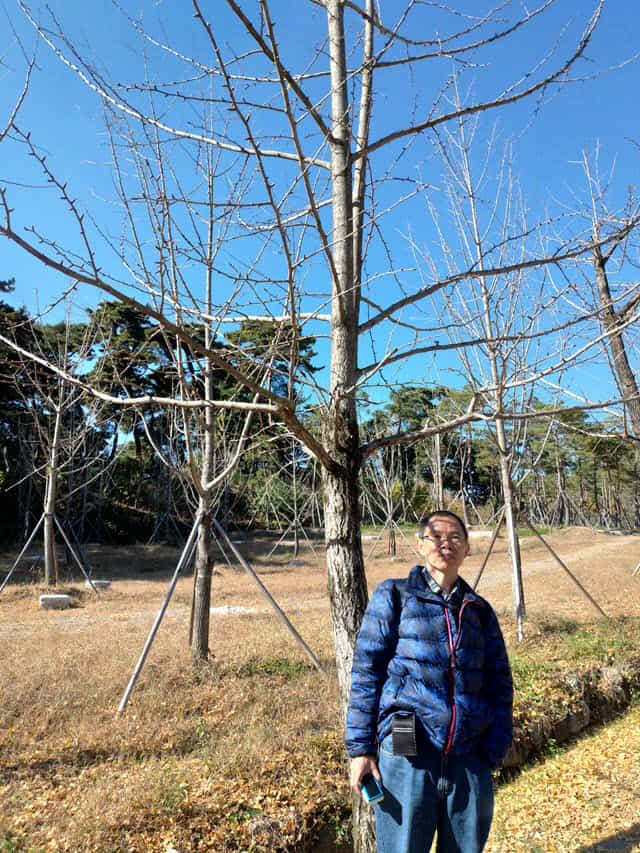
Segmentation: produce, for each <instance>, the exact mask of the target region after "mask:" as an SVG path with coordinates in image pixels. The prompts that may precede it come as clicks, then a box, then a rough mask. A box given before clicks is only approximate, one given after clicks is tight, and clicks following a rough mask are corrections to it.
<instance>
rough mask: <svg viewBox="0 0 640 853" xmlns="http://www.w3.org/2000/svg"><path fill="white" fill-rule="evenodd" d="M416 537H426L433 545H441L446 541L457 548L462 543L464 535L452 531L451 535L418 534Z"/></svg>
mask: <svg viewBox="0 0 640 853" xmlns="http://www.w3.org/2000/svg"><path fill="white" fill-rule="evenodd" d="M418 539H428V540H429V542H433V544H434V545H442V544H443V543H444V542H447V543H448V544H449V545H451V547H452V548H459V547H460V546H461V545H462V544H463V543H464V541H465V540H464V537H463V536H458V534H457V533H454V534H453V536H418Z"/></svg>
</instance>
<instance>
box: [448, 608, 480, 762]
mask: <svg viewBox="0 0 640 853" xmlns="http://www.w3.org/2000/svg"><path fill="white" fill-rule="evenodd" d="M473 603H474V602H470V601H463V602H462V607H461V608H460V613H459V615H458V634H457V636H456V640H455V643H454V641H453V634H452V632H451V622H450V621H449V609H448V608H447V607H445V609H444V615H445V619H446V620H447V637H448V640H449V701H450V702H451V724H450V726H449V736H448V738H447V742H446V744H445V747H444V750H443V752H444V754H445V755H447V754H448V752H449V750H450V749H451V744H452V742H453V733H454V731H455V728H456V719H457V717H458V711H457V708H456V696H455V690H454V684H455V666H456V657H455V654H456V649H457V647H458V643H459V642H460V634H461V633H462V612H463V610H464V609H465V607H466V606H467V604H473Z"/></svg>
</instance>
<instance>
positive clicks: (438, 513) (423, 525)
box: [418, 509, 469, 542]
mask: <svg viewBox="0 0 640 853" xmlns="http://www.w3.org/2000/svg"><path fill="white" fill-rule="evenodd" d="M442 516H444V517H445V518H452V519H453V520H454V521H457V522H458V524H459V525H460V529H461V530H462V532H463V533H464V538H465V541H466V542H468V541H469V531H468V530H467V525H466V524H465V523H464V521H463V520H462V519H461V518H460V516H459V515H456V514H455V512H451V510H449V509H434V511H433V512H430V513H429V515H428V516H427V517H426V518H423V519H422V521H421V522H420V526H419V527H418V536H424V532H425V530H426V529H427V527H428V526H429V523H430V522H431V519H433V518H441V517H442Z"/></svg>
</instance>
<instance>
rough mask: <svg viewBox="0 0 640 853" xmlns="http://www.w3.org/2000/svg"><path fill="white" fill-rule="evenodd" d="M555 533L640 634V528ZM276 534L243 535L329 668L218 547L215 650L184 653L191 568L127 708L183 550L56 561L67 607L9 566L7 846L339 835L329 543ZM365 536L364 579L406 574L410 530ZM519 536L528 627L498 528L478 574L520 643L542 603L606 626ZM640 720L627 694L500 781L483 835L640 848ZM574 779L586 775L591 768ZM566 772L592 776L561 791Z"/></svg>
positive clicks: (602, 598)
mask: <svg viewBox="0 0 640 853" xmlns="http://www.w3.org/2000/svg"><path fill="white" fill-rule="evenodd" d="M547 539H548V541H549V542H550V543H551V545H552V546H553V548H554V549H555V550H556V552H557V553H558V554H559V556H560V557H561V558H562V559H563V561H564V562H565V563H566V564H567V566H568V567H569V568H570V570H571V571H572V572H573V574H574V575H575V576H576V577H577V578H578V579H579V580H580V582H581V583H582V584H583V585H584V586H585V587H586V588H587V589H588V591H589V593H590V594H591V595H592V596H593V597H594V598H595V599H596V600H597V601H598V603H599V604H600V606H601V607H602V608H603V609H604V610H605V611H606V613H607V615H608V616H610V617H612V618H613V619H614V621H618V622H619V620H620V619H623V620H624V619H629V620H630V621H629V622H628V623H627V622H623V624H624V625H628V628H625V630H628V631H629V632H636V633H635V634H634V637H638V636H640V629H639V628H638V622H637V621H636V619H635V617H638V616H639V615H640V573H639V574H638V575H636V576H635V577H632V573H633V571H634V569H635V567H636V566H637V564H638V563H639V562H640V536H631V535H607V534H604V533H598V532H594V531H590V530H586V529H578V528H572V529H568V530H558V531H554V532H553V533H552V534H551V535H548V536H547ZM274 541H275V540H274V539H273V538H271V539H269V538H268V537H262V538H261V537H258V536H256V537H253V538H252V540H251V541H250V542H249V543H243V544H241V545H239V546H238V547H239V548H240V550H241V551H242V553H243V554H244V556H245V557H246V558H247V559H248V560H249V562H250V564H251V565H252V567H253V568H254V569H255V570H256V571H257V572H258V573H259V576H260V578H261V580H262V581H263V583H264V584H265V585H266V587H267V588H268V589H269V591H270V592H271V593H272V595H273V596H274V597H275V599H276V600H277V601H278V603H279V604H280V606H281V607H282V608H283V610H284V611H285V612H286V614H287V616H288V617H289V619H290V620H291V622H292V623H293V624H294V626H295V627H296V628H297V630H298V631H299V632H300V633H301V635H302V636H303V638H304V639H305V641H306V642H307V643H308V644H309V646H310V647H311V648H312V650H313V651H314V653H315V654H316V655H317V656H318V658H319V659H320V660H321V661H322V663H323V665H324V666H325V668H326V670H327V674H326V676H323V675H321V674H319V673H318V672H317V671H316V670H315V669H314V667H313V666H312V664H311V662H310V660H309V658H308V657H307V656H306V654H305V652H304V650H303V649H301V648H300V646H298V645H297V643H296V642H295V640H294V639H293V638H292V636H291V635H290V634H289V632H288V631H287V629H286V628H285V626H284V625H283V623H282V622H281V620H280V619H279V618H278V616H277V615H276V614H275V613H274V612H273V610H272V608H271V607H270V605H269V603H268V602H267V600H266V599H265V598H264V596H263V595H262V593H261V592H260V590H259V589H258V588H257V586H256V585H255V583H254V581H253V580H252V579H251V577H249V576H248V575H247V574H246V573H245V572H244V571H242V570H241V569H239V568H237V569H234V568H232V567H230V566H229V565H227V564H226V563H225V562H224V561H223V562H221V563H220V564H219V571H218V573H217V574H216V575H215V577H214V580H213V593H212V602H211V605H212V621H211V656H210V660H209V662H208V663H206V664H204V665H199V666H195V665H194V664H193V663H192V662H191V660H190V656H189V649H188V630H189V616H190V607H191V588H192V578H191V577H190V576H187V577H182V578H181V579H180V580H179V581H178V584H177V587H176V590H175V593H174V595H173V598H172V600H171V603H170V606H169V608H168V610H167V613H166V615H165V618H164V620H163V622H162V625H161V627H160V629H159V631H158V634H157V637H156V640H155V642H154V644H153V646H152V648H151V651H150V653H149V656H148V658H147V661H146V664H145V666H144V668H143V671H142V674H141V677H140V679H139V681H138V684H137V686H136V688H135V690H134V692H133V694H132V697H131V700H130V702H129V705H128V707H127V709H126V710H125V712H124V714H123V715H122V716H121V717H120V718H118V719H116V718H115V711H116V709H117V707H118V703H119V701H120V699H121V696H122V694H123V692H124V690H125V687H126V685H127V683H128V681H129V678H130V676H131V674H132V672H133V669H134V666H135V664H136V662H137V660H138V657H139V655H140V653H141V651H142V648H143V646H144V643H145V640H146V638H147V635H148V632H149V630H150V628H151V625H152V624H153V621H154V619H155V617H156V614H157V612H158V610H159V608H160V605H161V603H162V600H163V598H164V595H165V592H166V590H167V588H168V584H169V580H170V577H171V574H172V572H173V569H174V567H175V565H176V562H177V559H178V551H177V550H176V549H173V548H168V547H162V546H148V547H144V546H137V547H128V548H117V549H115V548H108V547H97V546H96V547H91V548H87V556H88V559H89V562H90V564H91V568H92V570H93V576H94V577H95V578H108V579H111V580H112V584H111V587H110V589H109V590H107V591H105V592H103V593H101V594H100V595H99V596H96V595H95V594H94V593H93V592H92V591H91V590H90V589H87V588H85V584H84V579H83V578H82V576H81V575H80V573H79V572H78V571H77V569H75V570H74V571H73V577H71V576H65V570H64V567H62V569H61V575H62V578H61V582H60V584H59V590H58V591H66V592H69V593H70V594H71V596H72V602H73V606H72V607H71V608H70V609H68V610H65V611H45V610H41V609H40V608H39V605H38V596H39V594H40V593H41V592H43V591H45V590H44V589H43V587H41V586H39V585H38V583H37V582H36V580H35V579H34V578H33V577H32V576H30V575H29V574H24V573H22V574H16V577H15V580H16V582H15V583H14V582H11V583H10V584H8V586H7V587H6V588H5V589H4V591H3V592H2V594H1V595H0V667H1V673H2V677H1V681H0V851H3V853H7V851H8V852H9V853H11V851H13V852H14V853H21V851H28V852H29V853H36V851H73V852H74V853H76V851H77V853H88V851H92V853H125V851H127V853H143V851H144V853H146V851H149V853H156V851H158V852H159V851H163V853H175V851H178V853H187V851H227V850H254V851H277V850H288V851H307V850H314V851H320V850H327V851H328V850H337V849H347V848H346V847H343V848H340V847H339V846H338V845H337V843H333V842H332V843H330V842H329V841H328V840H327V839H329V838H332V839H333V838H335V837H337V838H338V841H340V840H342V841H343V845H344V834H345V831H346V829H345V828H346V827H347V826H348V814H349V809H350V803H349V792H348V788H347V784H346V757H345V754H344V750H343V747H342V731H341V724H340V717H339V711H338V696H337V687H336V679H335V670H334V667H333V664H332V650H333V648H332V644H333V640H332V632H331V625H330V618H329V608H328V601H327V596H326V570H325V566H324V551H323V548H322V545H321V543H315V546H314V547H315V550H316V552H317V553H316V554H315V555H314V553H313V552H312V551H311V550H310V549H309V547H308V546H305V547H303V548H302V550H301V552H300V554H299V555H298V557H297V559H296V560H292V559H291V556H290V554H288V553H287V546H286V545H284V546H283V545H281V546H280V547H279V548H278V549H277V550H276V552H275V553H274V555H273V556H272V557H271V558H270V559H268V560H267V559H266V555H267V554H268V551H269V550H270V549H271V546H272V544H273V542H274ZM487 542H488V538H487V537H485V536H482V535H478V536H474V537H473V538H472V554H471V556H470V557H469V558H468V560H467V562H466V563H465V566H464V567H463V574H464V575H465V576H466V577H467V579H469V580H473V579H474V578H475V576H476V573H477V571H478V567H479V566H480V564H481V562H482V557H483V553H484V548H486V543H487ZM372 548H373V552H372V553H370V552H371V549H372ZM364 550H365V555H368V556H367V575H368V579H369V586H370V589H371V588H373V586H374V585H375V584H376V583H377V582H379V581H380V580H382V579H383V578H385V577H390V576H402V575H405V574H406V573H407V571H408V569H409V568H410V566H411V565H413V563H414V562H416V559H417V558H416V556H415V554H414V553H413V551H412V550H411V548H410V546H409V543H408V542H406V541H405V540H403V539H402V538H399V539H398V554H397V556H396V557H395V558H389V557H388V556H387V555H386V553H385V552H386V540H385V539H382V540H380V542H378V543H377V545H375V543H374V540H373V539H370V538H366V539H365V541H364ZM522 552H523V561H524V587H525V594H526V598H527V608H528V610H527V620H526V623H525V643H524V644H523V645H520V644H518V643H517V638H516V632H515V628H514V625H513V622H512V620H511V617H510V616H509V611H510V602H511V591H510V580H509V569H508V557H507V550H506V542H505V540H504V538H500V539H499V540H498V542H497V544H496V548H495V549H494V553H493V555H492V556H491V558H490V561H489V563H488V566H487V568H486V570H485V572H484V574H483V577H482V579H481V582H480V584H479V591H480V592H481V593H482V594H483V595H485V596H486V597H487V598H489V600H490V601H491V602H492V603H493V605H494V606H495V608H496V611H497V612H498V614H499V616H500V618H501V622H502V625H503V629H504V633H505V637H506V639H507V642H508V645H509V646H510V649H513V650H515V649H516V648H517V647H519V649H520V650H521V651H522V649H523V646H524V648H525V651H526V647H527V645H528V644H529V646H530V648H531V649H532V650H533V649H534V647H535V648H537V647H538V646H539V645H540V644H541V643H543V635H544V631H543V630H542V628H541V626H544V625H545V624H548V623H549V621H550V620H551V621H553V622H555V623H557V622H558V621H560V622H562V620H571V621H572V622H575V623H579V624H582V623H584V624H586V625H588V626H591V625H594V626H595V625H596V624H600V622H601V620H600V617H599V616H598V614H597V613H596V611H595V609H594V607H593V606H592V604H591V603H590V602H589V601H588V600H587V599H586V598H585V597H584V596H583V594H582V593H581V592H580V590H579V589H578V588H577V587H576V586H575V584H574V583H573V582H572V581H571V579H570V578H569V577H568V576H567V575H566V573H565V572H564V571H563V570H562V569H561V568H560V567H559V566H558V564H557V563H556V562H555V560H554V559H553V557H552V556H551V554H550V553H549V552H548V551H547V550H546V549H545V548H544V547H543V546H542V545H541V544H540V543H539V542H538V540H536V539H535V538H533V537H527V538H524V539H523V540H522ZM14 559H15V554H14V553H9V552H5V553H4V554H0V580H1V579H2V578H3V577H4V575H5V573H6V572H7V571H8V569H9V567H10V566H11V565H12V562H13V560H14ZM13 580H14V578H12V581H13ZM548 656H549V657H551V658H552V659H555V658H554V655H553V653H552V652H550V653H549V655H548ZM558 665H560V662H558ZM625 726H626V728H625ZM616 727H618V728H616ZM619 727H622V728H619ZM639 729H640V716H639V714H638V707H637V706H635V708H634V709H632V711H630V712H629V713H628V714H627V715H626V716H625V717H624V718H623V719H621V720H620V721H616V722H615V723H612V724H610V725H608V726H607V727H605V728H604V729H602V730H600V731H599V732H596V733H594V734H590V735H589V736H588V737H586V738H582V739H581V740H580V741H579V742H578V743H577V744H575V745H573V746H572V747H571V748H570V749H569V750H563V751H562V752H561V753H558V754H555V755H552V756H550V757H549V759H548V760H547V761H545V762H544V764H538V765H536V766H534V767H532V768H530V769H528V770H526V771H525V772H524V773H522V774H521V775H520V776H519V777H518V778H517V779H516V780H514V781H512V782H511V783H509V784H504V785H501V786H500V789H499V792H498V804H497V816H496V821H495V823H494V829H493V831H492V837H491V840H490V846H489V850H490V851H493V853H510V851H513V853H524V851H529V853H540V851H547V850H560V851H575V853H587V851H596V850H623V851H636V850H637V851H640V823H639V822H638V821H640V817H639V816H640V795H639V794H638V793H637V792H636V791H637V787H638V785H637V780H638V778H640V764H639V760H638V755H639V754H640V737H638V730H639ZM598 738H604V739H605V740H604V741H602V740H598ZM634 738H635V740H634ZM585 755H588V756H589V759H588V761H589V762H591V763H590V764H587V769H585V766H583V765H584V764H585V761H586V759H585ZM611 756H614V757H615V758H616V759H617V758H619V761H618V762H617V764H616V761H615V760H614V759H612V758H611ZM572 762H573V763H572ZM612 764H615V765H616V766H615V768H613V769H612ZM618 764H619V765H620V766H619V767H618ZM589 768H590V769H589ZM536 774H538V775H536ZM567 774H569V775H567ZM625 774H626V775H625ZM568 779H573V780H574V782H573V783H571V782H570V781H567V780H568ZM575 780H582V781H580V785H579V786H578V783H577V782H575ZM591 783H593V784H592V788H593V791H592V790H591V788H590V787H589V785H591ZM569 788H570V789H571V790H572V791H574V793H575V792H576V791H578V788H579V790H580V791H585V790H587V791H588V792H591V793H589V794H588V796H587V794H585V796H584V797H583V798H582V800H581V799H580V796H578V800H577V801H573V800H572V801H571V804H570V805H567V803H566V796H567V793H568V789H569ZM563 797H564V798H565V799H563ZM583 807H584V808H585V815H584V816H583V815H582V812H581V811H580V809H581V808H583ZM565 808H570V809H571V819H568V815H567V812H566V810H565ZM578 816H579V817H580V819H578ZM562 827H564V829H562ZM568 827H569V829H570V830H571V832H570V834H567V833H568V832H569V829H568ZM563 833H564V834H563ZM323 838H324V841H323V840H322V839H323ZM600 844H602V845H606V844H609V845H610V846H598V845H600ZM616 844H617V845H618V846H616ZM611 845H613V846H611Z"/></svg>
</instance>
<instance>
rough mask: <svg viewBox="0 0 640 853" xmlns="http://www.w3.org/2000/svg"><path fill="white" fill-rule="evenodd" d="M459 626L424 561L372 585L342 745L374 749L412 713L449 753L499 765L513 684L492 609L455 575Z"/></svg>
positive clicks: (358, 750) (356, 751)
mask: <svg viewBox="0 0 640 853" xmlns="http://www.w3.org/2000/svg"><path fill="white" fill-rule="evenodd" d="M459 583H460V586H461V592H462V605H461V607H460V613H459V617H458V620H459V624H458V625H456V620H455V618H454V614H453V612H452V610H451V605H450V603H449V602H446V601H445V600H444V599H443V598H442V597H441V596H439V595H436V594H435V593H433V592H431V590H430V589H429V587H428V585H427V584H426V581H425V579H424V576H423V573H422V567H421V566H414V568H413V569H412V570H411V573H410V575H409V578H408V580H392V579H389V580H386V581H383V582H382V583H381V584H380V585H379V586H378V587H377V588H376V589H375V591H374V593H373V595H372V596H371V599H370V601H369V604H368V606H367V610H366V613H365V615H364V619H363V621H362V626H361V628H360V633H359V634H358V640H357V643H356V648H355V653H354V660H353V672H352V679H351V695H350V698H349V708H348V712H347V732H346V738H345V742H346V745H347V750H348V752H349V755H350V756H351V757H352V758H353V757H354V756H356V755H375V754H376V752H377V745H378V744H379V743H380V742H381V741H382V739H383V738H384V737H385V736H386V735H387V734H388V733H389V732H390V730H391V717H392V715H393V714H394V713H396V712H397V711H415V712H416V714H417V716H418V718H419V720H420V722H421V723H422V725H423V727H424V730H425V732H426V734H427V737H428V738H429V740H430V741H431V743H432V744H433V745H434V746H435V747H436V748H437V749H439V750H442V751H443V752H446V753H451V754H452V755H460V754H465V753H470V752H471V753H476V754H478V755H481V756H483V757H484V758H485V759H486V760H487V761H488V762H489V764H490V765H491V767H493V768H497V767H499V766H500V764H501V763H502V760H503V758H504V756H505V754H506V752H507V749H508V748H509V744H510V743H511V737H512V706H513V686H512V681H511V671H510V668H509V661H508V658H507V652H506V649H505V645H504V640H503V638H502V632H501V631H500V626H499V625H498V620H497V618H496V615H495V613H494V612H493V609H492V608H491V606H490V605H489V604H488V602H487V601H485V600H484V599H483V598H481V597H480V596H479V595H477V594H476V593H475V592H474V591H473V590H472V589H471V587H470V586H469V584H467V583H466V582H465V581H464V580H463V579H462V578H460V579H459Z"/></svg>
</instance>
